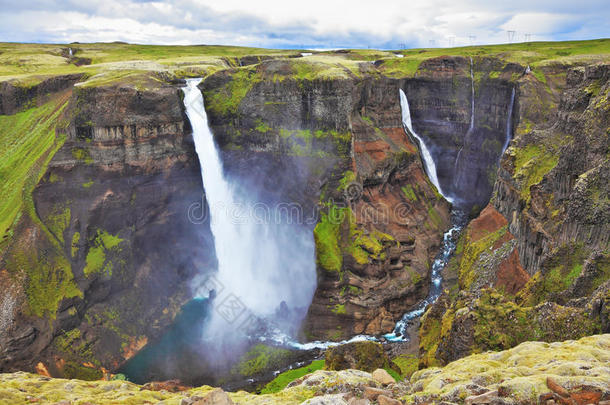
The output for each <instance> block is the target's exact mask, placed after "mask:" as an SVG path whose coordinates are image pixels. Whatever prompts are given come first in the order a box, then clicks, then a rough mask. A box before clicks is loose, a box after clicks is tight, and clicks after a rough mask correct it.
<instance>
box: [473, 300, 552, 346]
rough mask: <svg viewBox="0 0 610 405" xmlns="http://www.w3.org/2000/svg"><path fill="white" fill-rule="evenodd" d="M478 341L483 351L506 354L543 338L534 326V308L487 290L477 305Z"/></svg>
mask: <svg viewBox="0 0 610 405" xmlns="http://www.w3.org/2000/svg"><path fill="white" fill-rule="evenodd" d="M475 308H476V309H475V314H476V322H475V326H474V340H475V343H476V347H478V348H480V349H482V350H503V349H509V348H511V347H514V346H516V345H517V344H518V343H521V342H524V341H526V340H539V339H540V338H541V337H542V336H541V335H539V334H538V333H537V329H536V328H534V327H533V326H534V325H532V324H533V323H534V322H533V320H532V319H531V308H529V307H521V306H519V305H517V304H515V303H514V302H512V301H508V300H506V299H505V298H504V297H503V296H502V295H501V294H499V293H496V292H493V291H491V290H486V291H485V292H484V293H483V294H482V295H481V297H480V298H479V299H478V300H477V302H476V307H475Z"/></svg>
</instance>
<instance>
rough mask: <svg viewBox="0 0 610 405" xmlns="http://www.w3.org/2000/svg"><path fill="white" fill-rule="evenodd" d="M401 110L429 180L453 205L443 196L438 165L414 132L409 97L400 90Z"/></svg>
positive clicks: (404, 123) (403, 123)
mask: <svg viewBox="0 0 610 405" xmlns="http://www.w3.org/2000/svg"><path fill="white" fill-rule="evenodd" d="M400 109H401V111H402V125H403V126H404V127H405V128H406V129H407V130H408V131H409V133H410V134H411V135H413V136H414V137H415V139H417V141H418V142H419V149H420V151H421V156H422V159H423V160H424V166H425V169H426V174H427V175H428V178H429V179H430V181H431V182H432V184H434V187H436V189H437V190H438V192H439V193H440V194H441V195H442V196H443V197H445V199H446V200H447V201H449V202H450V203H453V199H452V198H450V197H448V196H446V195H445V194H443V190H441V186H440V184H439V182H438V177H437V175H436V165H435V163H434V159H432V155H431V154H430V151H429V150H428V147H427V146H426V144H425V143H424V141H423V140H422V139H421V138H420V137H419V135H417V133H416V132H415V131H414V130H413V124H412V122H411V111H410V110H409V101H408V100H407V96H406V94H405V92H404V91H402V89H400Z"/></svg>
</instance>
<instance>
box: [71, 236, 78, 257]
mask: <svg viewBox="0 0 610 405" xmlns="http://www.w3.org/2000/svg"><path fill="white" fill-rule="evenodd" d="M79 241H80V232H78V231H77V232H74V235H72V244H71V246H70V252H71V253H72V257H75V256H76V254H77V253H78V242H79Z"/></svg>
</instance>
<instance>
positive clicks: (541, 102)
mask: <svg viewBox="0 0 610 405" xmlns="http://www.w3.org/2000/svg"><path fill="white" fill-rule="evenodd" d="M557 69H558V68H555V69H549V70H547V72H546V73H547V75H546V83H545V82H542V81H540V80H538V79H537V78H536V77H534V76H533V75H531V74H528V75H525V76H524V77H522V78H521V79H520V80H519V82H518V85H519V90H518V93H519V94H520V95H522V97H521V96H520V101H519V126H518V127H517V129H516V135H515V139H514V140H513V141H512V143H511V146H510V148H509V149H508V150H507V152H506V154H505V155H504V157H503V159H502V161H501V166H500V168H499V170H498V178H497V181H496V183H495V186H494V196H493V198H492V200H491V202H490V204H489V205H488V206H487V208H485V209H484V210H483V212H481V214H480V215H479V217H478V218H477V219H475V220H474V221H472V222H471V223H470V225H469V226H468V228H467V230H466V231H465V232H464V233H463V235H462V237H461V239H460V241H459V243H458V248H457V253H456V256H455V257H454V259H453V260H452V262H451V264H450V265H449V266H448V268H447V269H446V272H447V277H448V278H451V277H453V278H454V279H456V280H457V281H458V285H457V286H456V288H457V290H458V292H454V293H452V294H447V295H446V296H445V297H442V298H441V299H440V300H439V301H438V302H437V304H435V305H434V306H433V308H431V309H430V311H429V312H428V313H427V314H426V315H425V317H424V318H423V322H422V329H421V337H422V339H421V342H422V344H421V345H420V351H421V353H422V364H428V365H429V364H436V362H440V363H441V364H444V363H446V362H448V361H452V360H455V359H457V358H460V357H463V356H465V355H467V354H469V353H471V352H472V351H473V350H474V351H478V350H489V349H506V348H509V347H512V346H514V345H515V344H518V343H520V342H522V341H526V340H546V341H555V340H561V339H565V338H566V337H569V338H579V337H581V336H586V335H589V334H591V333H602V332H608V331H609V329H608V326H609V324H610V322H609V320H608V319H609V318H608V303H609V302H610V295H609V294H610V281H609V279H610V270H609V269H610V267H609V266H608V261H609V258H608V235H609V234H610V232H609V231H610V205H609V203H608V196H609V193H610V188H609V187H608V182H607V181H605V180H604V179H605V178H607V176H608V173H607V171H608V150H609V147H610V144H609V143H608V135H607V134H608V130H609V128H610V121H609V120H608V108H609V106H610V104H609V103H610V101H609V99H608V91H609V83H610V80H609V79H610V77H609V72H610V68H609V66H608V65H607V64H597V65H592V66H587V67H578V68H571V69H569V70H568V71H567V75H566V76H562V75H560V74H559V73H560V72H561V70H557ZM491 331H495V332H494V333H493V335H494V337H493V339H490V338H489V337H488V336H487V335H488V333H489V332H491ZM438 340H440V343H439V342H438Z"/></svg>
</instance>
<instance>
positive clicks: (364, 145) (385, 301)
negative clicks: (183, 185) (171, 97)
mask: <svg viewBox="0 0 610 405" xmlns="http://www.w3.org/2000/svg"><path fill="white" fill-rule="evenodd" d="M282 68H283V65H282V63H280V62H279V61H271V62H268V63H265V64H263V65H260V66H259V67H258V68H257V72H258V73H257V74H259V75H261V76H262V79H261V80H260V81H257V82H256V83H255V84H254V85H253V86H252V88H251V89H250V90H249V91H248V93H247V94H246V95H245V96H244V98H243V99H242V100H241V101H240V102H239V104H238V105H237V107H236V109H235V110H233V112H224V113H220V114H219V113H217V112H216V111H215V109H214V104H213V101H214V100H213V97H214V95H215V94H217V93H218V92H222V91H223V88H225V87H226V86H230V85H231V77H230V76H229V75H228V74H227V73H226V72H224V73H223V72H221V73H218V74H216V75H213V76H211V77H210V78H208V79H206V80H205V81H204V82H203V83H202V85H201V86H202V88H203V93H204V96H206V104H207V105H208V106H209V107H210V108H208V117H209V121H210V125H211V126H212V129H213V132H214V134H215V136H216V137H217V139H218V141H219V143H220V144H221V145H223V147H224V148H225V149H226V150H228V151H226V152H225V156H231V158H230V159H225V167H226V168H227V170H228V172H229V173H231V174H233V175H238V176H240V177H241V178H244V177H245V178H253V177H255V179H253V181H256V179H258V184H259V186H258V188H259V189H260V188H261V185H262V187H264V188H269V192H268V193H267V194H272V195H273V194H274V193H275V194H276V195H277V198H278V199H279V200H282V201H288V202H292V203H297V204H299V205H300V206H302V207H306V209H305V212H310V207H311V209H312V211H313V208H314V207H315V206H316V205H318V204H319V203H321V205H323V206H326V205H327V204H329V203H330V204H332V205H333V206H341V207H343V209H349V212H351V213H352V214H350V215H353V223H352V225H351V226H348V225H347V222H346V223H344V226H342V230H341V238H342V240H343V242H341V243H345V244H346V245H350V244H352V243H353V237H354V235H353V232H358V233H360V232H362V233H363V235H372V234H374V233H375V232H377V233H379V234H380V235H381V234H383V235H387V236H388V239H387V240H386V241H385V242H383V243H382V246H381V245H380V249H381V250H380V251H379V252H376V253H375V254H371V252H369V253H364V251H363V254H365V255H368V256H369V257H367V258H366V259H363V258H362V257H361V258H360V260H357V259H355V258H354V257H353V255H352V253H350V251H349V249H348V248H347V246H346V247H345V251H344V252H343V253H341V256H342V258H341V259H340V260H341V261H342V263H343V265H342V266H341V268H340V270H339V272H338V273H337V272H334V273H333V272H329V271H327V270H325V269H323V268H321V267H320V266H319V268H318V289H317V291H316V293H315V295H314V299H313V303H312V305H311V306H310V308H309V313H308V316H307V319H306V321H305V325H304V333H305V335H306V336H307V337H308V338H323V339H328V338H332V339H339V338H344V337H348V336H352V335H354V334H357V333H381V332H384V331H389V330H391V328H392V327H393V326H394V323H395V322H396V320H397V319H398V318H399V317H400V316H401V315H402V314H403V313H404V312H405V311H406V310H407V309H408V308H410V307H411V306H413V305H415V304H416V303H417V302H418V301H419V300H420V299H422V298H423V297H425V295H426V293H427V283H426V282H425V280H426V278H427V274H428V262H429V260H431V258H432V257H433V256H434V255H435V254H436V250H437V249H438V246H439V244H440V235H441V234H442V231H443V230H444V229H445V228H446V227H447V226H448V223H449V213H448V211H449V210H448V205H447V204H446V202H444V201H442V200H441V199H440V198H439V196H438V194H436V193H435V192H434V190H433V188H432V186H431V185H430V183H429V182H428V181H427V179H426V176H425V174H424V172H423V170H422V166H421V163H420V161H419V159H418V158H417V150H416V149H415V148H414V146H413V145H412V144H411V143H410V141H409V140H408V138H407V136H406V134H405V132H404V130H403V129H402V124H401V113H400V105H399V102H398V88H399V85H400V81H398V80H391V79H380V80H371V79H366V80H361V81H356V80H313V81H309V80H302V81H299V80H294V79H288V78H287V79H284V80H282V81H280V82H277V81H274V80H271V79H269V80H266V79H265V77H267V76H269V77H270V78H271V77H272V73H274V72H278V71H281V69H282ZM263 124H264V125H263ZM261 126H263V127H264V126H266V128H268V129H266V130H264V131H261V130H258V129H257V127H258V128H259V129H260V127H261ZM292 131H294V132H295V133H296V135H295V137H298V136H301V135H302V137H303V138H302V139H304V140H303V141H300V140H299V139H296V140H295V139H294V138H290V136H287V135H286V134H287V133H290V132H292ZM343 134H345V135H343ZM308 138H309V139H308ZM298 142H302V143H300V144H299V143H298ZM253 152H254V153H253ZM273 155H280V156H282V158H281V160H282V161H284V165H283V166H282V169H283V170H280V171H277V170H273V167H274V165H271V167H269V162H272V161H273V160H272V159H269V158H268V156H273ZM257 156H258V157H257ZM318 156H322V157H323V159H320V158H319V157H318ZM261 157H262V158H261ZM244 159H249V161H250V162H251V161H262V160H264V159H266V160H267V164H261V165H255V166H252V165H244V164H243V163H240V162H243V160H244ZM252 167H256V169H255V170H256V172H257V176H252V175H251V173H248V171H251V170H252V169H251V168H252ZM285 173H290V175H289V177H292V178H285V177H286V176H285V175H284V174H285ZM347 173H351V176H352V177H350V178H351V180H350V181H351V182H352V183H353V184H351V186H352V188H351V189H350V190H351V191H353V192H354V194H353V195H350V193H351V191H350V190H347V189H345V188H343V189H341V190H339V189H340V188H342V187H345V186H347V185H346V184H344V185H343V186H341V184H340V183H341V181H342V180H341V179H342V178H345V176H346V175H347ZM262 179H268V180H262ZM295 179H301V181H298V182H296V183H295ZM267 182H268V183H269V185H270V186H273V187H268V186H267V185H265V184H267ZM295 184H298V185H299V187H295V186H294V185H295ZM303 185H305V187H303ZM405 187H408V188H409V190H410V193H409V197H407V196H406V195H405V191H403V189H404V190H406V188H405ZM299 188H300V190H299ZM321 194H323V195H324V196H323V197H322V198H321V197H320V195H321ZM409 198H411V199H412V200H409ZM337 204H339V205H337ZM430 212H433V213H434V219H433V220H430V219H429V216H430ZM314 224H315V223H314ZM355 229H357V231H355Z"/></svg>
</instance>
